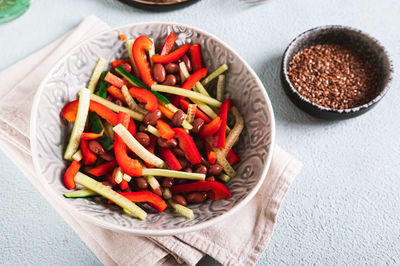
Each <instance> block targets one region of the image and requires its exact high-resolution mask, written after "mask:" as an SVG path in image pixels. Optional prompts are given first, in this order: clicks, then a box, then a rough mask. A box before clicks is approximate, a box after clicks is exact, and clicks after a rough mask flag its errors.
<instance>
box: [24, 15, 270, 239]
mask: <svg viewBox="0 0 400 266" xmlns="http://www.w3.org/2000/svg"><path fill="white" fill-rule="evenodd" d="M171 31H173V32H175V33H176V34H177V35H178V40H177V44H178V45H182V44H183V43H200V44H201V47H202V52H203V59H204V63H205V65H206V66H208V67H209V68H210V70H213V69H215V68H217V67H218V66H219V65H220V64H222V63H227V64H228V65H229V66H230V69H229V71H228V72H227V89H226V97H229V98H231V99H232V100H233V104H234V105H236V106H237V107H238V109H239V111H240V112H241V113H242V115H243V116H244V120H245V129H244V132H243V134H242V136H241V139H240V141H239V144H238V152H239V156H240V157H241V162H240V163H239V164H238V166H237V176H236V177H235V178H233V179H232V180H231V181H230V182H229V183H228V184H227V186H228V188H229V189H230V191H231V192H232V196H233V197H232V198H231V199H225V200H219V201H206V202H203V203H201V204H196V205H192V206H190V208H191V209H193V211H194V214H195V218H194V219H192V220H187V219H185V218H182V217H179V216H178V215H176V214H175V213H174V212H173V211H172V210H170V209H169V208H168V209H167V210H166V211H165V212H163V213H162V214H159V213H155V212H151V211H150V212H149V215H148V218H147V220H146V221H139V220H137V219H135V218H131V217H128V216H126V215H124V214H123V213H122V212H121V209H120V208H119V207H117V206H110V205H109V204H106V201H105V200H104V199H103V198H101V197H95V198H86V199H85V198H83V199H66V198H64V197H63V193H65V192H67V190H66V189H65V187H64V185H63V184H62V180H61V177H62V175H63V172H64V171H65V168H66V163H65V161H63V158H62V154H63V148H64V141H65V135H66V132H67V128H66V127H65V125H62V123H61V122H60V121H61V120H60V111H61V109H62V107H63V106H64V105H65V104H66V103H67V102H69V101H71V100H74V99H76V95H77V91H78V90H79V89H81V88H82V87H85V85H86V83H87V81H88V78H89V76H90V74H91V71H92V69H93V67H94V65H95V63H96V61H97V59H98V58H99V57H100V56H101V57H104V58H105V59H107V60H108V62H111V61H112V60H115V59H119V58H123V57H127V51H126V50H125V48H124V45H122V42H121V41H120V39H119V38H118V36H119V35H120V34H122V33H123V34H125V35H126V36H127V37H128V39H135V38H137V37H138V36H140V35H143V34H144V35H146V36H148V37H150V38H153V39H154V40H155V42H156V47H158V48H159V47H161V45H162V43H163V41H164V40H165V38H166V37H167V35H168V34H169V32H171ZM274 135H275V122H274V115H273V111H272V106H271V103H270V100H269V98H268V96H267V93H266V92H265V89H264V87H263V85H262V83H261V82H260V80H259V78H258V77H257V76H256V74H255V73H254V71H253V70H252V69H251V68H250V66H249V65H248V64H247V63H246V62H245V61H244V60H243V59H242V58H241V57H240V56H239V55H238V54H237V53H235V52H234V51H233V50H232V49H231V48H230V47H229V46H228V45H226V44H225V43H223V42H222V41H221V40H219V39H218V38H216V37H215V36H213V35H211V34H209V33H206V32H204V31H202V30H199V29H196V28H193V27H190V26H186V25H181V24H173V23H159V22H150V23H141V24H132V25H126V26H122V27H118V28H114V29H111V30H107V31H105V32H103V33H100V34H98V35H96V36H95V37H93V38H90V39H89V40H87V41H85V42H83V43H81V44H80V45H78V46H77V47H75V48H74V49H72V51H70V52H69V53H68V54H67V55H66V56H65V57H64V58H63V59H62V60H60V62H58V64H57V65H56V66H55V67H54V68H53V70H52V71H51V72H50V73H49V74H48V75H47V77H46V78H45V79H44V81H43V83H42V84H41V86H40V88H39V90H38V93H37V95H36V98H35V101H34V105H33V108H32V117H31V147H32V155H33V161H34V164H35V168H36V171H37V174H38V177H39V178H40V180H41V182H42V183H43V184H44V186H45V188H46V189H47V190H48V192H49V193H50V195H52V198H53V200H55V201H58V202H59V203H60V204H61V206H63V207H64V208H67V209H68V210H70V211H71V212H73V213H75V214H77V215H79V216H80V217H81V218H82V219H84V220H87V221H90V222H93V223H95V224H97V225H100V226H103V227H105V228H108V229H112V230H117V231H125V232H130V233H134V234H138V235H174V234H180V233H186V232H190V231H195V230H200V229H202V228H205V227H207V226H209V225H211V224H213V223H216V222H218V221H220V220H222V219H223V218H226V217H227V216H228V215H230V214H232V213H234V212H235V211H238V210H239V209H240V208H241V207H243V206H244V205H245V204H246V203H247V202H248V201H249V200H250V199H251V198H252V197H253V196H254V195H255V193H256V192H257V190H258V189H259V188H260V186H261V184H262V182H263V180H264V178H265V176H266V173H267V170H268V168H269V165H270V162H271V156H272V149H273V146H274Z"/></svg>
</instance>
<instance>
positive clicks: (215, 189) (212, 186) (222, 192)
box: [171, 181, 232, 200]
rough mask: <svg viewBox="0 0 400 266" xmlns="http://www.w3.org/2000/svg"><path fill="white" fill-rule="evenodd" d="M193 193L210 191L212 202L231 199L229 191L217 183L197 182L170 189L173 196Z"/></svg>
mask: <svg viewBox="0 0 400 266" xmlns="http://www.w3.org/2000/svg"><path fill="white" fill-rule="evenodd" d="M193 191H211V192H212V193H211V194H210V198H211V199H212V200H219V199H227V198H232V194H231V193H230V192H229V189H228V188H227V187H226V186H225V185H224V184H222V183H220V182H218V181H197V182H194V183H188V184H181V185H176V186H173V187H172V188H171V192H172V193H173V194H181V193H189V192H193Z"/></svg>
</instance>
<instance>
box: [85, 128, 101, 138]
mask: <svg viewBox="0 0 400 266" xmlns="http://www.w3.org/2000/svg"><path fill="white" fill-rule="evenodd" d="M103 133H104V129H103V130H102V131H101V132H100V133H94V132H83V134H82V137H81V139H85V140H91V139H98V138H100V137H101V136H103Z"/></svg>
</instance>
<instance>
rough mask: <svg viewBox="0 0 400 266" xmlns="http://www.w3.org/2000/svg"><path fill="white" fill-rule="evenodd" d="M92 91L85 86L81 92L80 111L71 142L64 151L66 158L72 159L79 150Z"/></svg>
mask: <svg viewBox="0 0 400 266" xmlns="http://www.w3.org/2000/svg"><path fill="white" fill-rule="evenodd" d="M90 95H91V92H90V90H89V89H86V88H83V89H81V91H80V94H79V105H78V112H77V114H76V120H75V123H74V127H73V129H72V133H71V137H70V138H69V143H68V146H67V149H66V150H65V153H64V159H65V160H69V161H70V160H72V156H73V155H74V154H75V152H77V151H78V148H79V143H80V141H81V136H82V133H83V130H84V129H85V125H86V121H87V117H88V113H89V103H90Z"/></svg>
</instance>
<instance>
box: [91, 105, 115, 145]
mask: <svg viewBox="0 0 400 266" xmlns="http://www.w3.org/2000/svg"><path fill="white" fill-rule="evenodd" d="M89 121H90V129H91V131H92V132H94V133H100V132H101V131H102V130H103V129H104V125H103V123H102V122H101V119H100V117H99V116H98V115H97V114H96V113H94V112H90V113H89ZM97 140H98V141H99V142H100V144H101V145H102V146H103V147H104V149H106V150H108V151H109V150H111V149H112V148H113V147H114V143H113V142H112V140H111V139H110V138H109V137H108V136H107V134H106V130H104V132H103V135H102V136H101V137H100V138H98V139H97Z"/></svg>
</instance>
